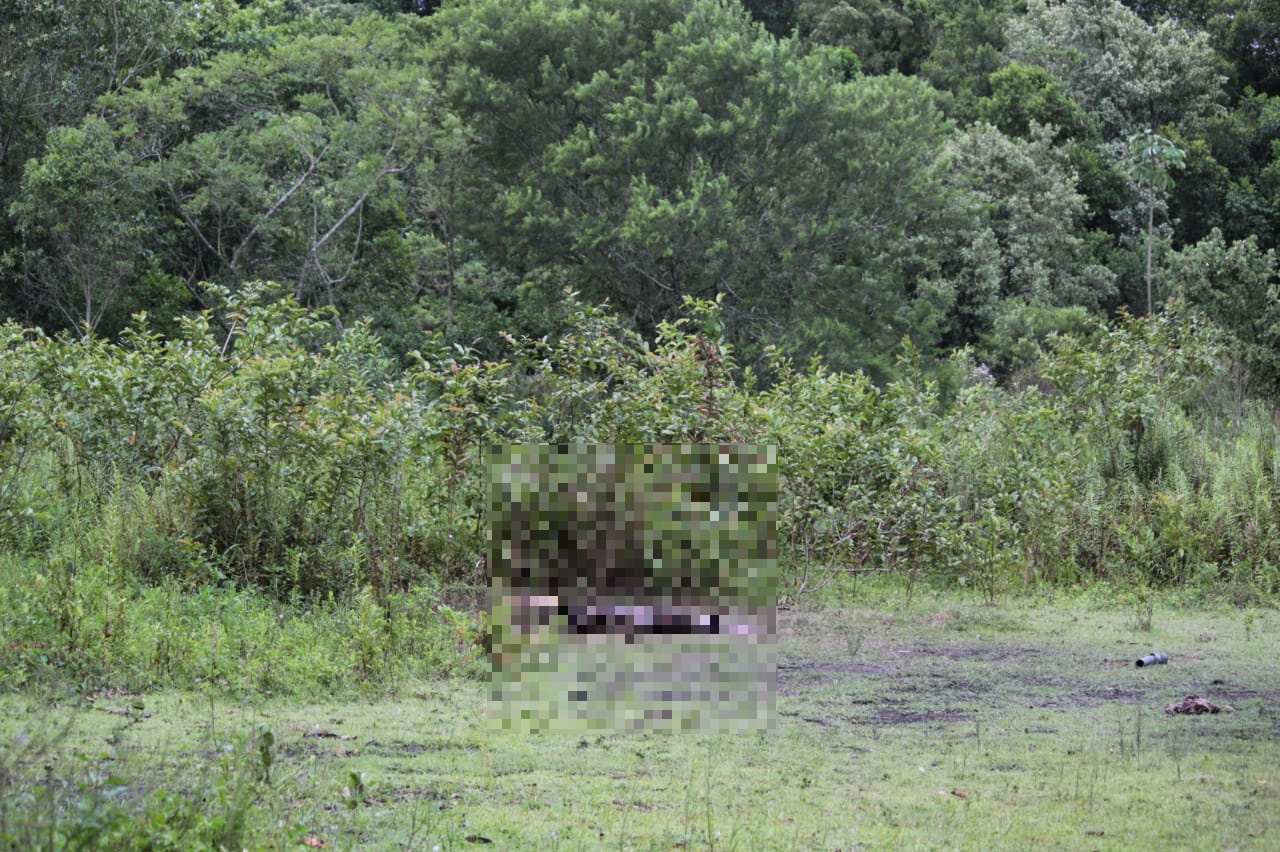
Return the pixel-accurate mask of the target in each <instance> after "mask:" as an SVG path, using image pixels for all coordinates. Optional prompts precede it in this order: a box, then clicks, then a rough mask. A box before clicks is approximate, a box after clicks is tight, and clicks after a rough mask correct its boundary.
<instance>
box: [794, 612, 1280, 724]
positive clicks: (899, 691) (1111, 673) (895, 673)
mask: <svg viewBox="0 0 1280 852" xmlns="http://www.w3.org/2000/svg"><path fill="white" fill-rule="evenodd" d="M938 626H940V625H937V624H934V623H932V622H929V623H928V627H929V628H931V629H936V628H937V627H938ZM941 626H945V625H941ZM779 627H780V630H779V633H780V642H781V653H780V661H779V665H778V693H779V695H780V696H781V697H783V698H786V697H797V698H804V697H811V698H812V701H813V703H814V704H816V707H811V708H810V709H808V710H807V711H804V710H802V711H800V712H799V713H797V714H795V715H797V717H798V718H800V719H802V720H805V721H808V722H811V723H813V724H817V725H821V726H822V727H824V728H832V727H839V726H846V725H873V726H877V727H885V726H913V725H930V724H946V723H954V722H961V721H965V720H969V719H973V718H975V717H978V716H979V715H980V714H981V713H983V712H984V711H986V710H987V709H989V708H1001V707H1005V708H1017V707H1021V708H1032V709H1040V708H1043V709H1047V710H1055V711H1068V712H1069V711H1073V710H1085V709H1090V708H1096V707H1100V706H1105V705H1108V704H1112V703H1115V704H1120V705H1133V706H1139V707H1147V708H1150V709H1151V710H1152V711H1153V712H1160V711H1162V710H1164V708H1165V707H1166V706H1167V705H1168V706H1171V705H1169V702H1170V701H1171V700H1173V699H1181V698H1182V697H1183V696H1187V695H1201V696H1206V695H1207V696H1211V698H1212V700H1211V701H1209V704H1212V705H1215V706H1228V705H1234V706H1236V707H1239V706H1240V702H1241V701H1243V700H1248V699H1256V700H1261V701H1262V704H1263V706H1264V707H1268V706H1280V705H1276V704H1275V702H1276V701H1280V694H1276V695H1262V694H1261V693H1260V692H1259V691H1258V690H1256V689H1251V688H1250V687H1249V686H1247V685H1244V684H1235V683H1230V684H1229V683H1227V682H1226V681H1224V680H1223V679H1221V678H1220V677H1213V676H1212V675H1208V676H1207V675H1206V673H1207V672H1218V673H1220V672H1221V669H1220V668H1217V667H1218V666H1221V665H1222V664H1221V662H1220V661H1217V662H1215V661H1211V660H1207V659H1205V658H1203V657H1202V655H1201V654H1199V653H1185V654H1182V655H1180V656H1178V657H1176V658H1175V659H1174V660H1173V662H1172V663H1171V664H1170V665H1168V666H1159V667H1156V668H1155V669H1152V668H1136V667H1135V666H1134V663H1133V660H1134V657H1133V656H1130V655H1129V654H1128V653H1127V651H1125V650H1122V649H1117V648H1109V647H1104V646H1101V645H1094V646H1091V645H1088V644H1087V643H1080V644H1078V645H1076V646H1071V647H1065V648H1064V647H1063V645H1062V640H1061V639H1060V638H1058V637H1054V638H1053V639H1052V640H1051V641H1050V642H1049V643H1047V644H1046V645H1045V646H1043V647H1037V646H1035V645H1030V644H1027V642H1026V639H1027V636H1026V635H1022V636H1019V637H1017V638H1019V639H1021V640H1022V641H1020V642H1008V641H1001V640H1000V639H996V640H987V641H983V640H981V639H980V638H978V636H976V635H974V636H973V638H972V639H971V640H968V637H965V638H961V639H958V640H957V639H954V638H952V637H935V638H934V641H927V640H921V639H920V638H919V637H918V636H916V637H912V636H910V635H902V634H901V633H899V632H898V631H897V630H894V629H889V628H888V627H886V626H885V625H883V624H882V625H877V626H875V627H873V628H872V629H870V630H868V631H867V632H866V633H865V634H857V631H856V628H850V627H849V625H848V624H847V623H846V624H843V625H841V628H842V629H843V631H844V632H845V633H847V634H850V635H854V636H855V639H854V641H850V639H849V638H848V637H847V636H832V635H831V632H827V633H826V634H825V635H824V631H823V630H822V628H821V624H820V619H818V618H812V617H811V618H808V619H807V620H805V619H801V620H799V621H797V622H796V623H795V624H780V625H779ZM797 628H798V629H797ZM943 640H945V641H943ZM966 640H968V641H966ZM1263 691H1264V692H1266V691H1267V690H1263ZM1277 692H1278V693H1280V691H1277ZM1206 700H1207V699H1206ZM803 703H809V702H803ZM1197 706H1200V705H1197ZM1180 712H1192V711H1180ZM810 716H814V717H817V716H821V717H822V718H821V720H819V719H817V718H813V719H809V718H807V717H810ZM1277 716H1278V717H1280V713H1278V714H1277ZM1250 730H1251V735H1252V736H1255V737H1256V736H1263V737H1267V736H1275V735H1276V732H1277V731H1278V730H1280V721H1277V722H1275V723H1272V724H1267V723H1266V722H1265V721H1264V723H1263V724H1262V725H1261V726H1258V725H1251V726H1250ZM1028 732H1029V733H1030V732H1031V731H1030V730H1029V731H1028ZM1197 733H1198V735H1206V736H1209V735H1212V733H1210V732H1207V731H1206V732H1203V734H1201V733H1200V732H1199V731H1198V732H1197Z"/></svg>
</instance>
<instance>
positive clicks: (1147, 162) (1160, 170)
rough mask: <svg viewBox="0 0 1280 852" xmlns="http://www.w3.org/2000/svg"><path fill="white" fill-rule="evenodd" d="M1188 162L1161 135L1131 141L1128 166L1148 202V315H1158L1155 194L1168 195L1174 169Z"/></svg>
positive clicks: (1138, 135)
mask: <svg viewBox="0 0 1280 852" xmlns="http://www.w3.org/2000/svg"><path fill="white" fill-rule="evenodd" d="M1185 162H1186V156H1185V154H1184V153H1183V151H1182V149H1181V148H1179V147H1178V146H1177V145H1175V144H1173V142H1172V141H1170V140H1169V139H1167V138H1166V137H1164V136H1161V135H1160V134H1159V133H1155V132H1153V131H1147V132H1145V133H1141V134H1135V135H1134V136H1132V137H1131V138H1130V139H1129V158H1128V159H1127V160H1126V161H1125V166H1126V169H1127V171H1128V172H1129V175H1130V176H1131V177H1132V178H1133V179H1134V180H1135V181H1137V183H1138V184H1139V185H1140V186H1141V187H1142V188H1143V191H1144V194H1145V196H1146V202H1147V315H1148V316H1150V315H1151V314H1152V313H1154V312H1155V297H1154V290H1153V285H1152V280H1153V279H1152V272H1153V266H1154V259H1155V215H1156V192H1157V191H1161V192H1167V191H1168V190H1169V189H1170V187H1172V186H1173V177H1172V176H1170V174H1169V171H1170V170H1171V169H1180V168H1182V166H1183V165H1184V164H1185Z"/></svg>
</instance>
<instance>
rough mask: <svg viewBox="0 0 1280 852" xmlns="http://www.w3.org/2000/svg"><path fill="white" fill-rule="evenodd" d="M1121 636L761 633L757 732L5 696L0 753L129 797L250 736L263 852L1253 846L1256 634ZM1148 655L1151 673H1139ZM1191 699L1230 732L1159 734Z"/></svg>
mask: <svg viewBox="0 0 1280 852" xmlns="http://www.w3.org/2000/svg"><path fill="white" fill-rule="evenodd" d="M1133 622H1134V619H1133V614H1132V612H1130V611H1128V610H1124V609H1114V608H1111V609H1108V608H1103V609H1099V608H1098V607H1097V602H1096V601H1095V602H1092V603H1091V602H1088V601H1085V600H1082V599H1080V598H1061V599H1059V600H1057V601H1046V600H1037V601H1035V602H1021V601H1010V602H1005V603H1002V604H1000V605H997V606H994V607H987V606H983V605H981V604H980V603H977V602H974V601H972V600H971V599H969V598H958V597H955V596H940V597H929V596H925V597H923V598H919V597H918V598H917V600H916V601H915V602H914V603H913V605H912V606H911V608H910V609H907V610H904V609H903V608H902V607H901V601H900V599H897V598H895V597H893V596H892V595H890V596H889V597H887V598H881V599H878V600H876V601H874V602H872V601H866V600H859V601H855V602H854V603H852V604H848V605H843V606H841V607H839V608H833V609H820V610H790V611H784V612H782V613H780V615H779V621H778V628H779V695H778V703H777V709H778V716H777V724H776V725H775V727H774V729H773V730H771V731H768V732H760V733H748V734H703V733H694V734H659V733H649V734H630V735H617V736H612V735H610V736H588V737H581V736H566V735H556V734H547V735H539V736H519V735H514V734H502V733H495V732H492V731H491V730H490V729H489V726H488V724H487V721H486V717H485V714H486V702H487V696H488V693H487V688H486V686H485V685H484V684H479V683H475V682H470V681H441V682H431V683H421V684H412V685H408V686H406V687H404V688H403V689H401V690H400V691H399V693H398V694H397V695H395V696H391V697H379V698H376V699H369V700H363V701H349V702H343V703H331V704H301V703H297V702H292V703H291V702H289V701H286V700H283V699H265V700H252V699H251V700H247V701H239V702H235V701H231V700H229V699H227V698H226V697H222V696H217V695H199V694H193V693H173V692H156V693H152V694H146V695H124V694H114V693H111V692H105V693H100V694H98V695H96V696H94V698H93V700H92V701H86V700H83V699H80V700H77V701H75V702H70V701H68V702H66V703H65V704H61V705H60V704H58V703H57V702H56V701H55V703H54V704H53V705H52V706H53V708H54V709H50V708H51V704H50V702H49V700H48V698H47V697H40V698H36V697H34V696H29V695H10V696H6V697H4V698H3V699H0V701H2V703H3V708H4V713H3V720H2V721H0V731H2V732H3V742H4V743H5V744H6V747H7V748H8V749H9V750H10V754H11V755H19V756H21V757H22V760H23V761H24V764H23V768H24V771H29V772H31V773H33V774H35V775H39V774H40V773H41V772H43V771H45V770H43V769H42V767H46V766H47V767H50V769H49V770H47V771H48V774H49V776H50V777H57V778H62V779H83V778H86V777H88V778H93V777H101V776H102V775H103V774H104V773H109V774H110V775H112V776H115V777H119V778H123V779H126V780H127V781H128V784H124V785H121V786H120V790H119V792H118V793H117V794H116V795H119V796H122V797H128V796H135V797H139V798H141V797H144V796H145V795H147V793H148V791H149V790H153V789H155V788H157V787H161V786H167V787H169V788H170V789H175V788H176V789H179V790H181V789H182V788H183V787H184V785H191V788H192V789H197V788H198V785H197V783H196V781H195V780H193V779H200V778H201V777H202V776H208V775H209V774H210V773H216V772H218V771H220V770H219V768H218V767H219V766H220V765H221V764H219V758H218V756H219V755H220V754H232V753H237V750H239V752H245V751H248V752H252V751H253V750H254V749H255V748H258V746H259V745H260V743H261V740H260V738H256V737H260V733H255V732H261V731H263V730H270V731H271V732H272V739H271V741H270V748H271V751H272V759H271V765H270V772H269V779H270V780H269V782H268V784H267V786H266V788H265V792H264V793H263V794H262V795H261V796H260V797H259V799H258V801H257V803H256V804H255V805H254V806H253V809H252V812H251V814H250V820H251V821H252V823H253V825H254V828H253V830H252V832H251V833H250V836H252V837H254V838H256V839H258V840H259V841H260V842H261V843H262V844H263V845H266V844H270V845H273V846H276V847H278V848H298V844H300V843H302V842H306V843H308V844H309V845H312V846H318V845H319V844H321V843H323V844H324V845H325V847H326V848H385V849H396V848H414V849H428V850H429V849H435V848H440V849H450V848H453V849H457V848H479V847H483V846H492V847H493V848H534V849H561V848H563V849H578V848H587V849H591V848H601V847H603V848H642V849H650V848H651V849H682V848H716V849H732V848H737V849H774V848H777V849H791V848H796V849H855V848H856V849H875V848H880V849H904V848H957V849H1000V848H1006V849H1031V848H1035V849H1054V848H1062V849H1142V848H1147V849H1153V848H1177V849H1266V848H1276V843H1277V841H1276V839H1275V838H1277V837H1280V790H1278V789H1277V787H1278V786H1280V772H1278V771H1277V767H1280V714H1278V713H1277V710H1276V708H1277V702H1278V701H1280V665H1278V664H1277V662H1276V660H1275V658H1274V649H1275V648H1276V647H1277V639H1278V638H1280V617H1277V615H1276V614H1275V613H1273V612H1269V611H1267V612H1250V613H1246V612H1243V611H1238V610H1231V609H1217V610H1210V611H1198V610H1188V611H1182V610H1171V609H1167V608H1157V609H1156V612H1155V618H1154V629H1152V630H1151V631H1140V630H1137V629H1135V628H1134V626H1133ZM1149 651H1164V652H1166V653H1168V654H1169V656H1170V662H1169V664H1168V665H1159V666H1149V667H1145V668H1136V667H1135V666H1134V661H1135V660H1136V659H1137V658H1138V657H1140V656H1142V655H1143V654H1145V653H1148V652H1149ZM1188 695H1199V696H1202V697H1203V698H1206V699H1208V700H1209V701H1212V702H1214V703H1216V704H1219V705H1231V706H1233V707H1234V708H1235V712H1232V713H1219V714H1215V715H1201V716H1169V715H1166V714H1165V713H1164V708H1165V706H1166V705H1168V704H1171V703H1174V702H1178V701H1181V700H1182V699H1184V698H1185V697H1186V696H1188ZM73 705H74V707H73ZM68 719H70V720H72V724H71V726H70V727H69V728H68V727H67V724H66V722H67V720H68ZM19 731H22V732H24V736H23V737H22V738H21V739H16V737H17V735H18V732H19ZM42 740H51V741H52V743H53V744H52V746H51V750H50V751H49V752H48V753H39V751H38V750H35V749H33V748H32V747H31V746H27V747H26V748H25V750H19V749H18V748H17V746H16V745H14V744H15V743H17V742H20V741H26V742H29V743H33V742H37V741H42ZM92 773H98V774H97V775H93V774H92ZM206 780H207V778H206ZM81 783H84V782H83V780H81ZM206 786H207V785H206ZM211 806H212V805H211ZM264 838H270V839H269V840H265V839H264Z"/></svg>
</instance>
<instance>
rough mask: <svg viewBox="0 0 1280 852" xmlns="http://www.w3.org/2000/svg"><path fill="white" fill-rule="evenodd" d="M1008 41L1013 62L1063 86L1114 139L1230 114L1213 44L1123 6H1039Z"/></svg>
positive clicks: (1080, 1)
mask: <svg viewBox="0 0 1280 852" xmlns="http://www.w3.org/2000/svg"><path fill="white" fill-rule="evenodd" d="M1008 38H1009V46H1008V50H1007V53H1008V55H1009V58H1010V59H1012V60H1013V61H1015V62H1020V63H1022V64H1024V65H1030V66H1040V67H1042V68H1045V69H1046V70H1048V71H1049V72H1050V73H1051V74H1053V76H1054V77H1056V78H1057V79H1058V80H1060V81H1062V84H1063V85H1064V86H1065V87H1066V90H1067V94H1068V95H1070V97H1071V98H1072V100H1074V101H1075V102H1076V103H1078V104H1079V105H1080V106H1081V107H1082V108H1083V109H1084V110H1085V111H1086V112H1088V114H1089V115H1090V116H1091V117H1092V118H1093V119H1095V120H1096V121H1098V122H1099V125H1100V128H1101V132H1102V136H1103V139H1104V140H1106V141H1115V140H1118V141H1123V140H1126V139H1128V138H1129V137H1130V136H1132V135H1133V134H1134V133H1138V132H1142V131H1144V130H1145V129H1147V128H1151V127H1164V126H1167V125H1173V126H1177V127H1189V126H1193V125H1194V124H1195V123H1196V122H1198V121H1202V120H1204V119H1206V118H1210V117H1213V116H1216V115H1220V114H1221V112H1222V104H1223V100H1224V96H1223V88H1222V87H1223V83H1224V81H1225V79H1226V78H1225V76H1224V74H1223V72H1224V66H1223V63H1222V61H1221V60H1220V59H1219V58H1218V56H1217V54H1215V53H1214V50H1213V47H1212V45H1211V44H1210V43H1209V40H1208V38H1207V37H1206V36H1205V35H1204V34H1203V33H1200V34H1193V33H1189V32H1187V31H1186V30H1185V29H1183V28H1182V27H1180V26H1179V25H1177V24H1176V23H1174V22H1171V21H1161V22H1160V23H1159V24H1157V25H1156V26H1154V27H1152V26H1149V25H1147V23H1146V22H1144V21H1143V20H1142V19H1141V18H1139V17H1138V16H1137V15H1135V14H1133V13H1132V12H1130V11H1129V10H1128V9H1126V8H1125V7H1124V6H1122V5H1121V4H1120V3H1119V2H1116V0H1066V2H1063V3H1049V2H1047V0H1031V2H1029V3H1028V4H1027V13H1026V15H1025V17H1022V18H1019V19H1015V20H1014V21H1012V22H1011V24H1010V26H1009V31H1008Z"/></svg>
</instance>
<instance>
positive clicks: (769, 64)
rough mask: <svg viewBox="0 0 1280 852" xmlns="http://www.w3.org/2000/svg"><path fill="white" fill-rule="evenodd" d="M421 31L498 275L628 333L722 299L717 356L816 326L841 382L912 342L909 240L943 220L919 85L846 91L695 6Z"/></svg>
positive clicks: (748, 30) (541, 3)
mask: <svg viewBox="0 0 1280 852" xmlns="http://www.w3.org/2000/svg"><path fill="white" fill-rule="evenodd" d="M434 20H435V23H436V25H437V27H438V32H439V38H438V41H437V44H436V51H437V57H438V59H437V61H438V62H440V63H441V65H442V66H443V67H444V68H445V69H446V74H447V80H448V83H447V85H448V91H449V95H450V99H451V103H452V105H453V107H454V108H455V109H456V110H457V111H458V112H459V114H460V115H461V116H462V117H463V118H464V119H465V120H466V121H467V122H468V123H469V125H470V126H471V129H472V130H473V132H474V133H475V134H476V140H477V142H476V148H475V152H476V157H477V168H475V169H474V170H471V171H470V172H469V173H468V174H467V175H466V183H467V185H466V186H465V187H464V190H463V195H464V198H465V199H467V200H469V203H470V205H471V207H470V210H469V211H468V214H467V215H466V216H465V217H464V226H465V228H466V234H467V235H468V236H469V237H472V238H474V239H475V240H477V242H478V243H479V244H480V245H481V246H482V247H483V248H484V249H485V251H486V252H487V253H489V254H490V256H491V257H493V258H495V259H496V260H497V261H498V262H499V263H500V265H503V266H507V267H509V268H511V269H513V270H515V271H517V272H518V274H520V275H521V276H522V277H526V278H528V279H531V280H535V281H540V282H543V283H544V284H545V285H549V286H547V287H546V289H547V290H549V291H553V292H554V291H558V290H559V288H560V287H561V286H563V285H564V284H572V285H573V286H574V287H581V288H583V290H584V291H585V292H586V293H587V294H589V295H590V296H591V297H593V298H608V299H610V300H612V301H613V302H614V303H616V304H617V305H618V306H619V307H620V308H621V309H622V310H623V311H624V312H625V313H626V314H627V315H629V316H630V317H633V318H634V319H635V321H636V322H637V323H638V325H639V327H640V328H641V329H642V330H643V331H645V332H646V333H647V334H648V335H649V336H652V335H653V334H654V333H655V332H656V329H657V326H658V324H659V323H660V322H661V321H662V320H663V319H665V318H668V317H670V316H672V315H673V313H674V311H675V309H676V308H677V307H678V306H679V304H680V303H681V300H682V299H683V297H685V296H694V297H699V298H709V299H714V298H715V297H717V296H718V295H721V294H724V295H725V297H726V298H725V314H726V319H727V320H728V321H729V322H730V327H731V329H732V331H733V333H734V336H735V337H736V338H737V339H739V340H741V339H742V338H743V337H744V336H745V337H747V338H749V339H761V338H766V337H772V338H774V339H777V338H778V337H779V336H780V335H786V334H787V333H788V330H795V329H797V328H798V327H800V326H803V325H804V324H805V323H808V322H812V321H818V320H821V321H823V322H830V323H831V324H832V325H830V326H829V327H828V331H832V332H834V333H836V334H839V335H842V336H843V337H844V339H845V341H846V343H849V344H850V347H851V348H850V358H851V359H852V362H851V363H852V364H855V365H856V364H857V363H858V359H859V358H860V357H864V356H866V354H867V353H868V351H874V350H877V349H879V350H880V351H886V350H887V348H888V347H887V345H885V344H886V342H887V341H892V340H895V339H897V338H898V337H899V336H900V335H901V334H903V333H905V332H909V331H911V330H912V328H911V327H910V323H911V321H912V320H911V319H910V312H909V311H907V312H904V310H903V309H904V306H906V305H908V304H911V303H913V302H914V301H916V300H917V298H918V294H917V293H916V292H914V291H913V290H912V288H913V287H914V281H911V280H909V279H908V276H907V275H906V269H907V268H908V266H909V265H910V264H911V263H912V262H913V261H914V259H915V258H916V256H917V253H918V252H919V250H920V246H919V245H917V244H914V243H913V239H914V237H915V235H914V228H915V227H916V225H917V224H918V222H919V219H920V217H921V213H922V211H926V210H929V209H931V208H932V209H940V210H946V209H948V208H949V206H950V204H951V202H949V201H948V198H949V197H950V195H949V193H948V191H947V190H946V187H944V186H943V185H942V182H941V171H940V169H941V159H940V153H941V148H942V144H943V142H944V141H945V139H946V136H947V133H948V127H947V125H946V123H945V121H944V120H943V118H942V116H941V114H940V112H939V110H938V107H937V105H936V102H935V99H934V97H933V95H932V93H931V92H930V90H929V89H928V87H927V86H925V85H923V84H921V83H919V82H918V81H913V80H910V79H906V78H902V77H898V76H890V77H880V78H873V77H859V78H854V79H852V80H846V79H845V74H844V71H845V66H844V64H843V62H842V60H841V57H840V56H839V55H837V54H835V53H833V52H831V51H829V50H817V51H813V52H810V53H808V54H807V55H802V53H801V50H800V48H799V46H798V45H797V44H795V43H794V42H793V41H791V40H783V41H775V40H774V39H772V38H771V37H769V36H767V35H765V34H762V33H761V32H760V30H759V29H758V28H757V27H755V26H754V25H752V23H751V22H750V21H749V20H748V19H747V17H746V15H745V14H744V13H743V12H742V11H741V10H740V9H735V8H734V7H732V6H730V5H727V4H723V3H719V2H713V0H698V2H694V3H692V4H690V3H685V2H675V0H645V2H623V0H607V1H606V2H596V3H589V4H588V3H581V2H571V0H531V2H522V3H518V4H512V3H510V2H499V0H477V2H472V3H467V4H460V5H457V6H454V7H450V8H447V9H444V10H442V11H441V12H439V13H437V15H436V16H435V19H434ZM908 140H910V141H909V143H908ZM904 323H905V324H906V325H905V326H904ZM820 337H822V338H823V339H829V335H828V333H827V332H826V331H824V332H823V334H822V335H821V336H820Z"/></svg>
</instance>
